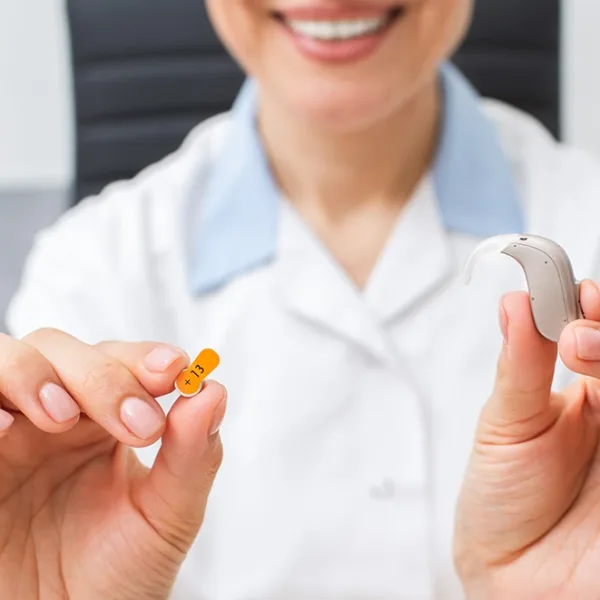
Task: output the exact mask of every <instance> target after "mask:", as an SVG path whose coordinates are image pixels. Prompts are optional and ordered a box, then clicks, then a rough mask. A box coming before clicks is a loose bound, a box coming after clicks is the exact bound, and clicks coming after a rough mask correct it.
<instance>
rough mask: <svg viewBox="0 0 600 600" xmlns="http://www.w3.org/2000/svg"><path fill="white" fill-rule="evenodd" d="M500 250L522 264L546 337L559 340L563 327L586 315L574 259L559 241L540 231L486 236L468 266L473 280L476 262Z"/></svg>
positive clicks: (538, 324) (537, 321)
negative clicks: (534, 233) (533, 233)
mask: <svg viewBox="0 0 600 600" xmlns="http://www.w3.org/2000/svg"><path fill="white" fill-rule="evenodd" d="M496 252H500V253H501V254H505V255H507V256H510V257H512V258H513V259H515V260H516V261H517V262H518V263H519V264H520V265H521V267H522V269H523V271H524V273H525V278H526V280H527V286H528V288H529V298H530V301H531V310H532V313H533V320H534V322H535V326H536V327H537V330H538V331H539V332H540V334H541V335H543V336H544V337H545V338H547V339H549V340H551V341H553V342H558V341H559V339H560V335H561V333H562V331H563V329H564V328H565V327H566V326H567V325H568V324H569V323H570V322H571V321H575V320H577V319H581V318H582V317H583V314H582V311H581V306H580V304H579V281H577V280H576V279H575V276H574V274H573V267H572V265H571V261H570V260H569V257H568V256H567V253H566V252H565V250H564V249H563V248H562V247H561V246H559V245H558V244H557V243H556V242H553V241H552V240H549V239H547V238H544V237H540V236H536V235H525V234H522V235H499V236H495V237H491V238H488V239H487V240H484V241H483V242H482V243H481V244H479V246H478V247H477V248H476V249H475V250H474V252H473V253H472V254H471V256H470V257H469V259H468V260H467V263H466V265H465V270H464V278H465V283H467V284H468V283H469V282H470V280H471V276H472V273H473V270H474V267H475V264H476V263H477V262H479V260H480V259H481V258H482V257H483V256H486V255H489V254H493V253H496Z"/></svg>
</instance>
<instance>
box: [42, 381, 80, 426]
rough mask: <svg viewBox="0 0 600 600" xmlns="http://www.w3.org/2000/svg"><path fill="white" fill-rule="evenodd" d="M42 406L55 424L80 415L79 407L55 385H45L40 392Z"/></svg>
mask: <svg viewBox="0 0 600 600" xmlns="http://www.w3.org/2000/svg"><path fill="white" fill-rule="evenodd" d="M40 401H41V403H42V406H43V407H44V409H45V410H46V412H47V413H48V415H49V416H50V418H51V419H52V420H53V421H55V422H56V423H59V424H62V423H66V422H67V421H71V420H72V419H74V418H75V417H77V416H79V415H80V414H81V409H80V408H79V405H78V404H77V402H75V400H73V398H71V396H70V395H69V394H68V393H67V392H66V391H65V390H64V389H63V388H62V387H60V385H57V384H56V383H47V384H46V385H45V386H44V387H43V388H42V390H41V391H40Z"/></svg>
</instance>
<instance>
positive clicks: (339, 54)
mask: <svg viewBox="0 0 600 600" xmlns="http://www.w3.org/2000/svg"><path fill="white" fill-rule="evenodd" d="M394 22H395V19H394V20H393V21H392V22H391V23H388V24H387V25H386V26H385V27H382V28H381V29H380V30H379V31H376V32H375V33H372V34H370V35H365V36H361V37H357V38H353V39H350V40H337V41H326V40H316V39H314V38H309V37H306V36H304V35H300V34H299V33H296V32H295V31H293V30H292V29H290V28H289V27H288V26H286V25H285V23H281V26H282V27H283V29H284V31H285V32H286V33H287V34H288V36H289V37H290V38H291V39H292V41H293V42H294V44H295V46H296V48H297V49H298V50H299V51H300V52H301V53H302V54H303V55H304V56H306V57H308V58H310V59H312V60H318V61H322V62H330V63H345V62H352V61H358V60H362V59H365V58H367V57H368V56H370V55H371V54H373V53H374V52H375V50H376V49H377V48H378V47H379V45H380V44H381V42H382V41H383V39H384V38H385V36H386V35H387V33H388V31H389V30H390V28H391V26H393V24H394Z"/></svg>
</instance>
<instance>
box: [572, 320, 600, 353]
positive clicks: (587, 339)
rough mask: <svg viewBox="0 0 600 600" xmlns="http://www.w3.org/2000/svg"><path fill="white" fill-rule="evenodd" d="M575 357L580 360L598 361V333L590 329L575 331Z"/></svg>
mask: <svg viewBox="0 0 600 600" xmlns="http://www.w3.org/2000/svg"><path fill="white" fill-rule="evenodd" d="M575 341H576V345H577V356H578V357H579V358H580V359H581V360H600V331H598V330H597V329H592V328H591V327H577V328H576V329H575Z"/></svg>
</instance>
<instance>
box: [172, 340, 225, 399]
mask: <svg viewBox="0 0 600 600" xmlns="http://www.w3.org/2000/svg"><path fill="white" fill-rule="evenodd" d="M220 362H221V359H220V358H219V355H218V354H217V353H216V352H215V351H214V350H211V349H210V348H207V349H206V350H202V352H200V354H198V356H197V357H196V360H194V362H193V363H192V364H191V365H190V366H189V367H188V368H187V369H185V370H184V371H182V372H181V373H180V374H179V377H177V381H176V382H175V389H176V390H177V391H178V392H179V394H181V395H182V396H184V397H185V398H191V397H192V396H196V395H197V394H199V393H200V392H201V391H202V387H203V386H204V381H205V379H206V378H207V377H208V376H209V375H210V374H211V373H212V372H213V371H214V370H215V369H216V368H217V367H218V366H219V363H220Z"/></svg>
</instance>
